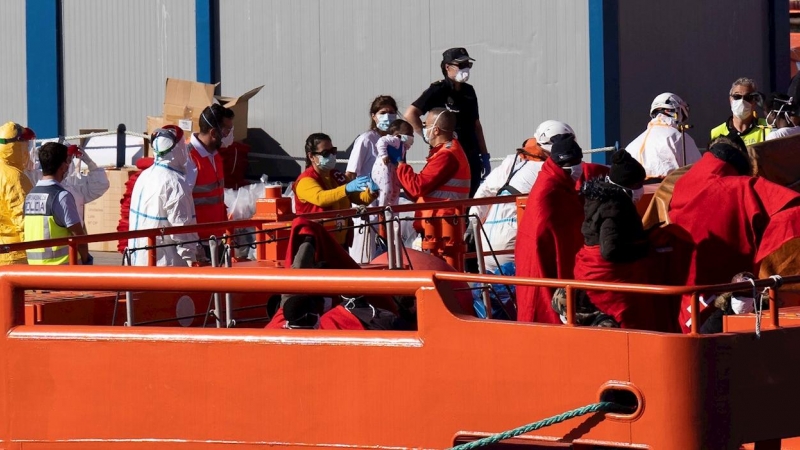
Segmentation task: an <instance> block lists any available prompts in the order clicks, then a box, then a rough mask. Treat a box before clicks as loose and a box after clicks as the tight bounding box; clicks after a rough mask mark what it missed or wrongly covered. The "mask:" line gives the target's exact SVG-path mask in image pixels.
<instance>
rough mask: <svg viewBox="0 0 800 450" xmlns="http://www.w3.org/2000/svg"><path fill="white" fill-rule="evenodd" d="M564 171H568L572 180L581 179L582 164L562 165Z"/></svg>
mask: <svg viewBox="0 0 800 450" xmlns="http://www.w3.org/2000/svg"><path fill="white" fill-rule="evenodd" d="M564 171H565V172H569V176H570V177H572V180H573V181H578V180H580V179H581V175H582V174H583V164H576V165H574V166H572V167H564Z"/></svg>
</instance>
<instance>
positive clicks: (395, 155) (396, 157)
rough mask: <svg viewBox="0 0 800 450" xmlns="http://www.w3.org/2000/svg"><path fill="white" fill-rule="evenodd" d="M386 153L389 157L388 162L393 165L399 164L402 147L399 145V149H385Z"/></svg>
mask: <svg viewBox="0 0 800 450" xmlns="http://www.w3.org/2000/svg"><path fill="white" fill-rule="evenodd" d="M386 153H387V154H388V156H389V161H391V162H392V163H393V164H394V165H397V164H400V161H402V160H403V146H402V145H401V146H400V147H399V148H395V147H391V146H390V147H387V149H386Z"/></svg>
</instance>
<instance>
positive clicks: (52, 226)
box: [25, 185, 70, 265]
mask: <svg viewBox="0 0 800 450" xmlns="http://www.w3.org/2000/svg"><path fill="white" fill-rule="evenodd" d="M64 190H65V189H64V188H62V187H61V186H59V185H49V186H35V187H34V188H33V189H31V191H30V193H28V195H27V196H26V197H25V242H32V241H40V240H44V239H57V238H62V237H68V236H69V235H70V232H69V230H68V229H67V228H65V227H63V226H61V225H59V224H58V223H56V220H55V217H54V216H53V205H54V204H55V202H56V201H58V196H59V194H60V193H61V192H62V191H64ZM25 252H26V254H27V256H28V264H32V265H61V264H67V263H68V262H69V247H68V246H66V245H61V246H55V247H46V248H34V249H29V250H26V251H25Z"/></svg>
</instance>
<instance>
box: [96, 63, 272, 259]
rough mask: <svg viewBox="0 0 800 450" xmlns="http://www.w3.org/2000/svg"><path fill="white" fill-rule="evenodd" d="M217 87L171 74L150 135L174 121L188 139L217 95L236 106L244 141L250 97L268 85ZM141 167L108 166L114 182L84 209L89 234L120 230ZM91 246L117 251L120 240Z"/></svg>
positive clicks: (237, 131)
mask: <svg viewBox="0 0 800 450" xmlns="http://www.w3.org/2000/svg"><path fill="white" fill-rule="evenodd" d="M216 87H217V84H205V83H197V82H194V81H188V80H178V79H174V78H167V84H166V92H165V95H164V107H163V112H162V116H160V117H151V116H148V117H147V134H148V135H150V134H152V132H153V131H154V130H155V129H157V128H159V127H162V126H164V125H169V124H172V125H178V126H179V127H181V128H182V129H183V130H184V133H185V135H186V138H187V140H188V139H189V136H191V133H197V132H199V131H200V114H202V112H203V110H204V109H205V108H206V107H207V106H209V105H211V104H212V103H214V99H215V98H216V99H217V101H218V102H219V103H221V104H222V105H223V106H225V107H226V108H231V109H232V110H233V112H234V114H235V117H234V120H233V126H234V138H233V139H234V141H235V142H241V141H243V140H244V139H245V138H247V112H248V111H247V110H248V100H250V99H251V98H252V97H253V96H254V95H256V94H258V92H259V91H260V90H261V88H263V87H264V86H261V87H257V88H255V89H252V90H250V91H248V92H246V93H244V94H242V95H240V96H238V97H225V96H215V95H214V90H215V89H216ZM145 156H149V155H148V152H147V151H145ZM137 170H138V169H136V168H135V167H125V168H122V169H108V170H106V174H107V175H108V181H109V184H110V187H109V188H108V191H107V192H106V193H105V194H104V195H103V196H102V197H100V198H99V199H97V200H95V201H93V202H91V203H88V204H87V205H86V206H85V209H84V221H85V223H86V231H87V232H88V233H89V234H99V233H113V232H116V231H117V225H118V224H119V220H120V202H121V200H122V197H123V195H124V194H125V183H126V182H127V181H128V178H129V177H130V175H131V174H132V173H135V172H136V171H137ZM89 250H93V251H116V250H117V242H116V241H114V242H98V243H95V244H90V246H89Z"/></svg>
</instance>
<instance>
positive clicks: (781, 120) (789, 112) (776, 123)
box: [766, 92, 800, 141]
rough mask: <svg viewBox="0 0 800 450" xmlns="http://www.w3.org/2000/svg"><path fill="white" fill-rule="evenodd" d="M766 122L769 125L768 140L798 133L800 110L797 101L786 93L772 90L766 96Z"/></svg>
mask: <svg viewBox="0 0 800 450" xmlns="http://www.w3.org/2000/svg"><path fill="white" fill-rule="evenodd" d="M767 111H768V113H767V123H768V124H769V126H770V127H771V130H772V131H770V132H769V134H768V135H767V139H766V140H768V141H771V140H773V139H778V138H783V137H788V136H794V135H795V134H800V112H798V105H797V101H796V100H795V99H793V98H791V97H789V96H788V95H786V94H781V93H778V92H773V93H772V94H771V95H770V96H769V97H768V98H767Z"/></svg>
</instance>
